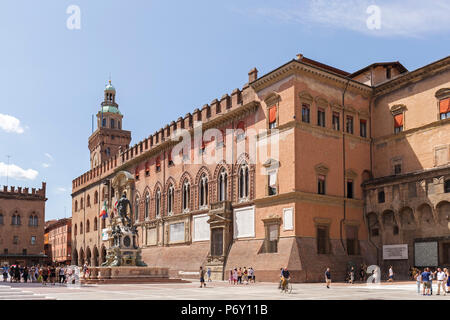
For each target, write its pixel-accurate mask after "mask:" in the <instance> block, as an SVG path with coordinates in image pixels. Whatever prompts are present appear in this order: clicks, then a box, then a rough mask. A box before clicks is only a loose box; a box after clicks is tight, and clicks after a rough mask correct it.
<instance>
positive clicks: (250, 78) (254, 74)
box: [248, 68, 258, 83]
mask: <svg viewBox="0 0 450 320" xmlns="http://www.w3.org/2000/svg"><path fill="white" fill-rule="evenodd" d="M256 79H258V69H256V68H253V69H252V70H250V72H249V73H248V83H251V82H253V81H255V80H256Z"/></svg>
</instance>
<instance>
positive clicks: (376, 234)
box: [370, 228, 379, 237]
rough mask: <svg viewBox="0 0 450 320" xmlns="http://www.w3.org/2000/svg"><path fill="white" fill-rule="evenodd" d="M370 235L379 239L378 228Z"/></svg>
mask: <svg viewBox="0 0 450 320" xmlns="http://www.w3.org/2000/svg"><path fill="white" fill-rule="evenodd" d="M370 234H371V235H372V237H378V234H379V232H378V228H373V229H372V230H371V231H370Z"/></svg>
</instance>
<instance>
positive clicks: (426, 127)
mask: <svg viewBox="0 0 450 320" xmlns="http://www.w3.org/2000/svg"><path fill="white" fill-rule="evenodd" d="M449 124H450V118H449V119H444V120H437V121H434V122H431V123H428V124H426V125H424V126H420V127H416V128H412V129H409V130H405V131H402V132H399V133H396V134H395V133H393V134H390V135H386V136H381V137H378V138H374V139H373V143H374V144H375V145H376V144H380V143H383V142H389V141H392V140H397V139H404V138H407V137H409V136H411V135H412V134H415V133H420V132H422V131H426V130H431V129H434V128H437V127H439V126H445V125H449Z"/></svg>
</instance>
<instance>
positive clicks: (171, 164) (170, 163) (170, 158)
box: [168, 150, 173, 166]
mask: <svg viewBox="0 0 450 320" xmlns="http://www.w3.org/2000/svg"><path fill="white" fill-rule="evenodd" d="M168 160H169V166H173V160H172V150H170V151H169V153H168Z"/></svg>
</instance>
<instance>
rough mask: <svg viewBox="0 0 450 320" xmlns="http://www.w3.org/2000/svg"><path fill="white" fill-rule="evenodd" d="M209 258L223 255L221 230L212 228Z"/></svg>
mask: <svg viewBox="0 0 450 320" xmlns="http://www.w3.org/2000/svg"><path fill="white" fill-rule="evenodd" d="M211 232H212V234H211V239H212V242H211V256H213V257H217V256H222V255H223V228H214V229H212V230H211Z"/></svg>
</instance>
